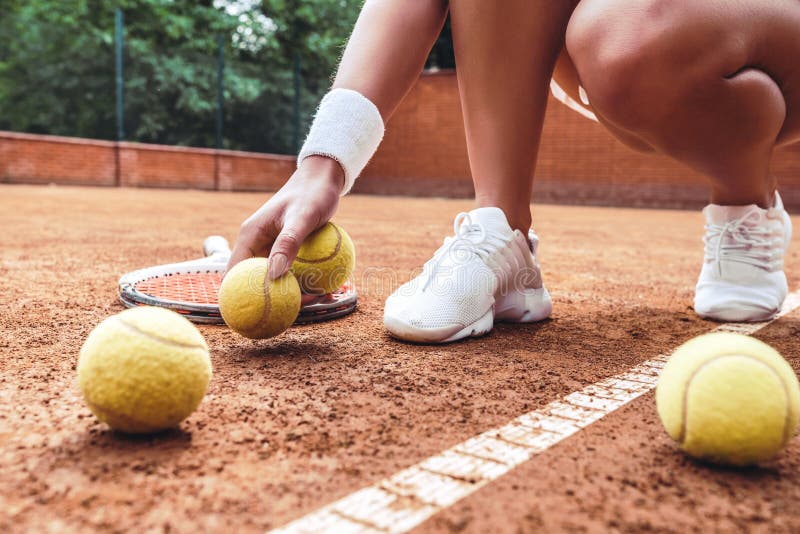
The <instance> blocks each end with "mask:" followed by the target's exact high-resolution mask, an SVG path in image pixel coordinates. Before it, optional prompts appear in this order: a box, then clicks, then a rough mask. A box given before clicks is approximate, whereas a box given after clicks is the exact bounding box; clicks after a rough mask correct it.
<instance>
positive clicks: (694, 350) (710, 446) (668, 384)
mask: <svg viewBox="0 0 800 534" xmlns="http://www.w3.org/2000/svg"><path fill="white" fill-rule="evenodd" d="M656 405H657V407H658V414H659V416H660V417H661V421H662V422H663V423H664V427H665V428H666V430H667V433H668V434H669V435H670V436H671V437H672V438H673V439H674V440H675V441H677V442H678V443H679V444H680V446H681V448H682V449H683V450H685V451H686V452H687V453H689V454H690V455H692V456H695V457H697V458H700V459H704V460H709V461H712V462H717V463H722V464H731V465H739V466H742V465H750V464H755V463H758V462H760V461H763V460H768V459H770V458H771V457H773V456H774V455H775V454H777V453H778V452H779V451H780V450H781V449H782V448H783V447H784V446H785V445H786V443H787V442H788V441H789V439H790V438H791V437H792V435H793V434H794V431H795V428H796V427H797V423H798V419H800V386H798V381H797V376H796V375H795V374H794V371H792V368H791V367H790V366H789V363H788V362H787V361H786V360H784V359H783V358H782V357H781V355H780V354H778V352H777V351H776V350H775V349H773V348H772V347H770V346H769V345H767V344H766V343H762V342H761V341H759V340H757V339H755V338H752V337H748V336H743V335H741V334H732V333H724V332H720V333H712V334H707V335H704V336H700V337H696V338H694V339H692V340H690V341H688V342H686V343H684V344H683V345H681V346H680V347H679V348H678V349H677V350H676V351H675V353H674V354H673V356H672V357H671V358H670V360H669V362H667V365H666V366H665V367H664V370H663V372H662V374H661V379H660V380H659V383H658V387H657V388H656Z"/></svg>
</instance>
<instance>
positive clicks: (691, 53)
mask: <svg viewBox="0 0 800 534" xmlns="http://www.w3.org/2000/svg"><path fill="white" fill-rule="evenodd" d="M567 49H568V51H569V54H570V56H571V57H572V59H573V60H574V62H575V65H576V67H577V70H578V74H579V77H580V82H581V84H582V85H583V86H584V88H585V89H586V91H587V94H588V95H589V99H590V100H591V102H592V105H593V107H594V109H595V111H596V112H597V113H598V115H600V116H601V117H602V118H603V120H604V121H605V122H607V123H609V124H611V125H613V126H614V127H616V128H618V129H620V130H623V131H625V132H630V133H631V134H633V135H636V136H638V137H640V138H641V140H642V141H643V143H645V144H647V145H650V146H652V147H654V148H655V149H656V150H658V151H659V152H662V153H664V154H667V155H669V156H671V157H673V158H675V159H677V160H679V161H681V162H683V163H685V164H686V165H688V166H690V167H693V168H695V169H697V170H699V171H700V172H703V173H704V174H706V175H707V176H708V177H709V179H710V182H711V188H712V202H714V203H717V204H725V205H745V204H751V203H755V204H758V205H760V206H761V207H768V206H769V205H770V204H771V202H772V197H773V192H774V190H775V180H774V178H773V177H772V176H771V175H770V173H769V166H770V160H771V157H772V152H773V149H774V147H775V146H776V145H778V144H780V143H788V142H791V141H795V140H798V138H799V137H800V65H798V63H797V60H796V58H797V57H798V54H800V3H798V2H797V1H796V0H775V1H770V2H762V1H760V0H743V1H739V2H721V1H720V2H717V1H706V2H670V1H664V0H582V1H581V3H580V5H579V6H578V8H577V9H576V10H575V13H574V15H573V17H572V20H571V21H570V25H569V29H568V32H567Z"/></svg>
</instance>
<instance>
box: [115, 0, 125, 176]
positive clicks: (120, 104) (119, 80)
mask: <svg viewBox="0 0 800 534" xmlns="http://www.w3.org/2000/svg"><path fill="white" fill-rule="evenodd" d="M114 19H115V28H114V41H115V45H116V46H115V52H116V54H115V56H116V57H115V60H116V61H115V70H116V86H117V144H116V150H115V154H114V158H115V167H116V168H115V170H114V172H115V177H114V179H115V181H116V185H117V186H118V187H119V186H120V185H121V183H122V171H121V169H120V163H121V162H120V154H119V143H120V142H122V141H124V140H125V106H124V96H123V90H124V83H123V73H122V49H123V39H124V31H125V30H124V27H123V24H124V20H123V15H122V9H121V8H119V7H117V8H116V10H115V13H114Z"/></svg>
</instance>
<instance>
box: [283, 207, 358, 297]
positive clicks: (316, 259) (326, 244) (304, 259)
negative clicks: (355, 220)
mask: <svg viewBox="0 0 800 534" xmlns="http://www.w3.org/2000/svg"><path fill="white" fill-rule="evenodd" d="M355 265H356V251H355V248H354V247H353V241H352V240H351V239H350V236H349V235H347V232H345V231H344V229H343V228H342V227H341V226H338V225H336V224H333V223H330V222H329V223H326V224H325V225H324V226H323V227H321V228H319V229H317V230H316V231H314V232H313V233H312V234H311V235H309V236H308V238H306V240H305V241H303V244H302V245H301V246H300V251H299V252H298V253H297V258H295V260H294V263H292V268H291V270H292V272H293V273H294V275H295V276H296V277H297V281H298V282H299V283H300V287H301V288H302V290H303V292H304V293H309V294H312V295H324V294H326V293H332V292H334V291H336V290H337V289H339V288H340V287H342V284H344V283H345V282H346V281H347V279H348V278H350V275H352V274H353V269H354V268H355Z"/></svg>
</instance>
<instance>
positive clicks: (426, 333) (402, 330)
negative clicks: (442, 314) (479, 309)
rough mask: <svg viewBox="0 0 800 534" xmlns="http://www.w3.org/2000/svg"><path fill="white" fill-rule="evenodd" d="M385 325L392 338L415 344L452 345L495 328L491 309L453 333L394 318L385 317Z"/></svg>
mask: <svg viewBox="0 0 800 534" xmlns="http://www.w3.org/2000/svg"><path fill="white" fill-rule="evenodd" d="M383 324H384V326H385V327H386V330H388V331H389V334H391V335H392V337H395V338H397V339H401V340H403V341H411V342H413V343H450V342H453V341H458V340H459V339H464V338H467V337H480V336H484V335H486V334H488V333H489V332H491V331H492V328H494V313H493V311H492V309H491V308H490V309H489V310H488V311H487V312H486V313H485V314H483V315H482V316H481V318H480V319H478V320H477V321H475V322H474V323H472V324H470V325H467V326H465V327H464V328H462V329H460V330H457V331H456V332H455V333H452V327H451V328H442V329H437V330H428V329H422V328H415V327H413V326H411V325H409V324H408V323H406V322H404V321H402V320H400V319H398V318H396V317H392V316H384V318H383Z"/></svg>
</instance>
